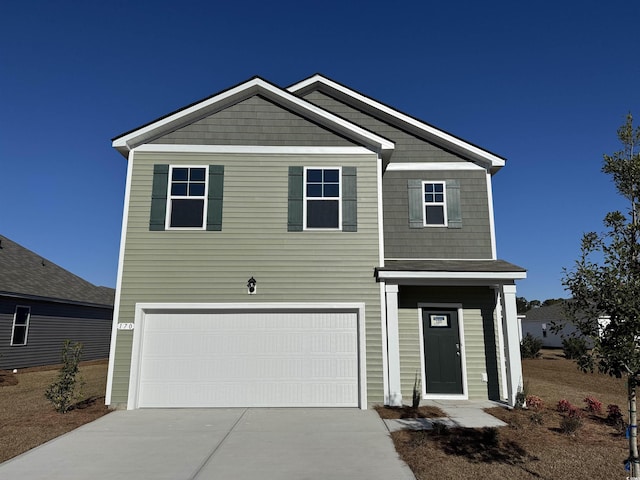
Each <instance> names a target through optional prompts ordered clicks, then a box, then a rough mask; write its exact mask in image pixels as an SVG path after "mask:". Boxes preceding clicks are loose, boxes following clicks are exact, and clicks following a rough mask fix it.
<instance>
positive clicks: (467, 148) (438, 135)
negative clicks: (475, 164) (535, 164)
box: [287, 75, 505, 169]
mask: <svg viewBox="0 0 640 480" xmlns="http://www.w3.org/2000/svg"><path fill="white" fill-rule="evenodd" d="M316 82H317V83H321V84H323V85H326V86H328V87H330V88H332V89H334V90H336V91H338V92H340V93H342V94H344V95H347V96H349V97H352V98H354V99H355V100H357V101H359V102H362V103H364V104H366V105H369V106H370V107H373V108H375V109H376V110H379V111H381V112H383V113H385V114H387V115H390V116H392V117H394V118H396V119H398V120H399V121H401V122H403V123H405V124H407V125H410V126H412V127H414V128H417V129H418V130H420V131H421V132H423V133H424V134H425V136H427V137H429V138H433V139H434V140H436V141H439V142H438V143H440V144H445V145H447V146H448V147H449V148H451V149H452V150H453V151H463V152H466V153H467V155H469V156H470V157H472V158H474V159H477V160H479V161H481V162H482V163H486V164H488V165H489V166H490V167H491V168H492V169H498V168H500V167H503V166H504V165H505V160H504V159H503V158H500V157H498V156H497V155H494V154H492V153H491V152H488V151H486V150H483V149H482V148H479V147H476V146H475V145H472V144H470V143H468V142H465V141H464V140H462V139H460V138H457V137H454V136H453V135H451V134H449V133H447V132H444V131H442V130H440V129H438V128H435V127H433V126H431V125H428V124H426V123H423V122H421V121H419V120H416V119H415V118H412V117H410V116H408V115H406V114H404V113H402V112H399V111H397V110H395V109H393V108H391V107H388V106H386V105H384V104H382V103H380V102H377V101H375V100H373V99H371V98H369V97H366V96H364V95H362V94H361V93H358V92H356V91H354V90H351V89H350V88H347V87H345V86H344V85H340V84H339V83H336V82H334V81H333V80H329V79H328V78H326V77H323V76H322V75H314V76H312V77H309V78H307V79H306V80H302V81H301V82H298V83H296V84H294V85H292V86H290V87H289V88H288V89H287V90H289V91H290V92H292V93H295V92H297V91H299V90H301V89H303V88H305V87H309V86H311V85H313V84H314V83H316Z"/></svg>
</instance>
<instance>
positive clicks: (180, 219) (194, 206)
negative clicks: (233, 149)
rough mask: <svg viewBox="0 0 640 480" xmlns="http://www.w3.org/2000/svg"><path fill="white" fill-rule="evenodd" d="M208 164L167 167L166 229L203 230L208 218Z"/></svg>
mask: <svg viewBox="0 0 640 480" xmlns="http://www.w3.org/2000/svg"><path fill="white" fill-rule="evenodd" d="M208 177H209V170H208V167H207V166H203V165H199V166H182V165H180V166H178V165H175V166H174V165H172V166H171V167H170V169H169V188H168V192H169V195H168V202H167V218H166V228H167V229H180V230H185V229H188V230H204V229H205V228H206V221H207V201H206V200H207V193H208V184H207V183H208V182H207V179H208Z"/></svg>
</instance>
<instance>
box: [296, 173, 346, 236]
mask: <svg viewBox="0 0 640 480" xmlns="http://www.w3.org/2000/svg"><path fill="white" fill-rule="evenodd" d="M341 178H342V170H341V168H340V167H305V169H304V202H303V205H304V212H303V215H304V228H305V229H306V230H340V229H341V226H342V182H341Z"/></svg>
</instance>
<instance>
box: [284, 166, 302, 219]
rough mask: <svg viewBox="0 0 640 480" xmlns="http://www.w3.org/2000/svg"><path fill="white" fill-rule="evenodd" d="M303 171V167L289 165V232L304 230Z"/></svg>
mask: <svg viewBox="0 0 640 480" xmlns="http://www.w3.org/2000/svg"><path fill="white" fill-rule="evenodd" d="M303 173H304V169H303V168H302V167H289V207H288V219H287V230H288V231H289V232H301V231H302V202H303V199H304V197H303V191H304V190H303V188H304V187H303V178H302V177H303Z"/></svg>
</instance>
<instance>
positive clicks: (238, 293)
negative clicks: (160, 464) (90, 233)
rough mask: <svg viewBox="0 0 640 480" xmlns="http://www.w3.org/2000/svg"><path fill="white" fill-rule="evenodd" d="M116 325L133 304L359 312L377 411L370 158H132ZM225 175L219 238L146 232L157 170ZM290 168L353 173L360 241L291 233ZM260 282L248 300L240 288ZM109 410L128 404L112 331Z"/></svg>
mask: <svg viewBox="0 0 640 480" xmlns="http://www.w3.org/2000/svg"><path fill="white" fill-rule="evenodd" d="M133 162H134V164H133V174H132V178H131V195H130V205H129V211H128V225H127V231H126V238H125V249H124V269H123V272H122V290H121V300H120V314H119V322H133V321H134V308H135V304H136V303H137V302H211V303H222V302H224V303H267V302H314V303H322V302H328V303H337V302H365V303H366V323H365V326H366V344H367V349H366V355H367V380H368V385H367V387H368V400H369V403H379V402H381V401H382V393H383V392H382V361H381V358H382V345H381V332H380V289H379V285H378V284H377V283H376V281H375V279H374V277H373V269H374V268H375V267H376V266H377V265H378V262H379V249H378V235H379V234H378V221H377V220H378V218H377V217H378V204H377V195H376V156H375V154H371V155H356V156H347V155H342V156H341V155H307V156H302V155H227V154H225V155H223V154H193V153H192V154H158V153H139V152H138V153H136V154H135V157H134V160H133ZM159 163H160V164H174V165H178V164H183V165H200V164H202V165H224V202H223V216H222V230H221V231H217V232H212V231H149V214H150V205H151V184H152V177H153V165H154V164H159ZM290 165H305V166H334V165H335V166H338V165H347V166H352V167H356V169H357V192H358V210H357V215H358V218H357V220H358V231H357V232H335V231H334V232H311V231H303V232H288V231H287V204H288V200H287V194H288V168H289V166H290ZM251 276H253V277H255V279H256V280H257V281H258V284H257V287H258V293H257V294H256V295H247V293H246V283H247V280H248V279H249V278H250V277H251ZM117 333H118V337H117V343H116V350H115V352H116V353H115V366H114V371H115V376H114V380H113V390H112V403H113V404H118V403H124V402H126V400H127V392H128V382H129V367H130V358H131V343H132V332H129V331H118V332H117Z"/></svg>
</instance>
